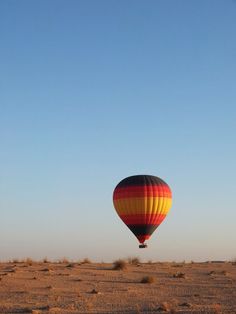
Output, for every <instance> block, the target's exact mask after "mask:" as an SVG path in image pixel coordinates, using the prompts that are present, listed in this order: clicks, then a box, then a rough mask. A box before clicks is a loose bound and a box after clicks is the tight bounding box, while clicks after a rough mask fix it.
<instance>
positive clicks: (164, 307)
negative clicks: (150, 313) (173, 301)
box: [157, 302, 170, 312]
mask: <svg viewBox="0 0 236 314" xmlns="http://www.w3.org/2000/svg"><path fill="white" fill-rule="evenodd" d="M157 310H158V311H160V312H169V311H170V305H169V304H168V303H167V302H162V303H161V304H160V306H159V307H158V309H157Z"/></svg>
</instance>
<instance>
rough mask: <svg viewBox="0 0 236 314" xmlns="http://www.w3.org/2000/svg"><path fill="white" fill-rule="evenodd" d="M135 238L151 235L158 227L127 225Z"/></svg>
mask: <svg viewBox="0 0 236 314" xmlns="http://www.w3.org/2000/svg"><path fill="white" fill-rule="evenodd" d="M127 227H128V228H129V229H130V230H131V231H132V232H133V234H134V235H135V236H142V235H151V234H152V233H153V232H154V231H155V230H156V228H157V227H158V225H127Z"/></svg>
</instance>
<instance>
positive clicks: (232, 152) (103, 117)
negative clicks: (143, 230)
mask: <svg viewBox="0 0 236 314" xmlns="http://www.w3.org/2000/svg"><path fill="white" fill-rule="evenodd" d="M0 38H1V42H0V213H1V219H0V260H5V259H10V258H24V257H27V256H30V257H32V258H37V259H39V258H43V257H45V256H47V257H48V258H51V259H57V258H61V257H64V256H65V257H67V258H70V259H80V258H84V257H89V258H90V259H93V260H97V261H101V260H104V261H112V260H114V259H116V258H119V257H127V256H138V257H140V258H141V259H142V260H149V259H152V260H180V261H182V260H199V261H204V260H210V259H233V258H236V250H235V247H236V245H235V242H236V228H235V223H236V206H235V198H234V193H235V192H236V181H235V175H236V162H235V161H236V140H235V135H236V122H235V121H236V40H235V38H236V2H235V1H233V0H195V1H194V0H192V1H189V0H178V1H176V0H155V1H154V0H149V1H141V0H135V1H134V0H128V1H126V0H119V1H118V0H116V1H115V0H106V1H103V0H100V1H95V0H90V1H73V0H70V1H66V0H63V1H61V0H57V1H55V0H50V1H46V0H40V1H29V0H27V1H26V0H22V1H17V0H14V1H13V0H5V1H4V0H3V1H1V2H0ZM134 174H151V175H156V176H159V177H161V178H162V179H164V180H165V181H166V182H167V183H168V184H169V185H170V187H171V189H172V192H173V206H172V209H171V211H170V213H169V214H168V216H167V218H166V220H165V221H164V222H163V223H162V225H161V226H160V227H159V228H158V229H157V230H156V232H155V233H154V234H153V235H152V238H151V240H150V241H149V247H148V249H146V250H139V249H138V241H137V240H136V238H135V237H134V236H133V234H132V233H131V232H130V231H129V229H128V228H127V227H126V226H125V225H124V224H123V222H122V221H121V220H120V219H119V218H118V216H117V214H116V212H115V210H114V208H113V204H112V193H113V189H114V188H115V186H116V185H117V183H118V182H119V181H120V180H122V179H123V178H124V177H127V176H130V175H134Z"/></svg>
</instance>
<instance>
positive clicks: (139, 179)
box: [113, 175, 172, 247]
mask: <svg viewBox="0 0 236 314" xmlns="http://www.w3.org/2000/svg"><path fill="white" fill-rule="evenodd" d="M113 203H114V207H115V209H116V212H117V214H118V215H119V217H120V218H121V219H122V220H123V222H124V223H125V224H126V225H127V227H128V228H129V229H130V230H131V231H132V232H133V234H134V235H135V236H136V238H137V239H138V240H139V242H140V243H141V244H142V245H140V246H139V247H146V245H144V242H145V240H148V239H149V238H150V236H151V234H152V233H153V232H154V231H155V230H156V228H157V227H158V226H159V225H160V224H161V223H162V221H163V220H164V219H165V217H166V215H167V213H168V212H169V210H170V207H171V203H172V196H171V189H170V187H169V186H168V184H167V183H165V181H163V180H162V179H160V178H158V177H155V176H150V175H136V176H131V177H127V178H125V179H123V180H122V181H121V182H120V183H118V185H117V186H116V188H115V190H114V193H113Z"/></svg>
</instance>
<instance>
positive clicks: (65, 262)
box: [58, 257, 69, 264]
mask: <svg viewBox="0 0 236 314" xmlns="http://www.w3.org/2000/svg"><path fill="white" fill-rule="evenodd" d="M58 263H59V264H69V260H68V258H66V257H63V258H61V259H60V260H59V261H58Z"/></svg>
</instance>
